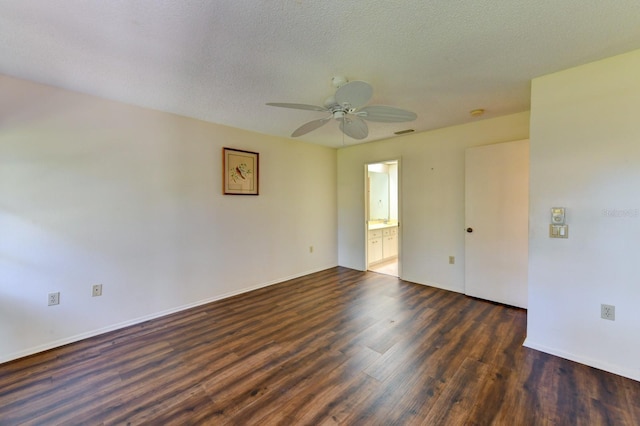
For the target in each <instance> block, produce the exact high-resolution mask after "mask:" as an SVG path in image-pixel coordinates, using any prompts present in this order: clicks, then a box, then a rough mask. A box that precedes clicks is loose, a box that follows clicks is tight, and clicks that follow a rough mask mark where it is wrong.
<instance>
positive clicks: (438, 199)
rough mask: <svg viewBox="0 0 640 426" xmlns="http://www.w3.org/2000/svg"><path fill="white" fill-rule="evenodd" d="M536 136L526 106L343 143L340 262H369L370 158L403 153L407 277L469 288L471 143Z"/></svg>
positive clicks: (357, 265) (357, 266)
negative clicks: (467, 160)
mask: <svg viewBox="0 0 640 426" xmlns="http://www.w3.org/2000/svg"><path fill="white" fill-rule="evenodd" d="M528 137H529V113H528V112H523V113H519V114H514V115H509V116H505V117H499V118H493V119H486V120H481V121H477V122H473V123H470V124H466V125H461V126H455V127H449V128H444V129H439V130H434V131H430V132H423V133H418V134H413V135H408V136H403V137H398V138H394V139H390V140H386V141H380V142H373V143H368V144H362V145H354V146H351V147H347V148H342V149H340V150H339V151H338V235H339V242H338V246H339V263H340V265H342V266H347V267H350V268H354V269H360V270H363V269H364V268H365V267H366V264H365V222H364V220H365V213H364V198H365V195H364V165H365V164H367V163H372V162H378V161H383V160H393V159H399V160H400V166H399V168H400V177H399V178H400V187H401V189H400V208H401V212H400V215H401V217H400V233H401V239H400V251H401V259H402V262H401V263H402V271H401V275H402V278H404V279H405V280H408V281H412V282H416V283H420V284H428V285H432V286H436V287H440V288H445V289H449V290H453V291H458V292H464V227H465V223H464V157H465V149H466V148H468V147H471V146H479V145H487V144H492V143H498V142H508V141H514V140H521V139H527V138H528ZM449 256H455V257H456V263H455V264H454V265H450V264H449Z"/></svg>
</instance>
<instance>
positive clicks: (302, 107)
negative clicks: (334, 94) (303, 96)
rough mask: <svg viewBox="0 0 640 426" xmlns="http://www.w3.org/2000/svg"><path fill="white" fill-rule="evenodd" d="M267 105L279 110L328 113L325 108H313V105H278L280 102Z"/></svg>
mask: <svg viewBox="0 0 640 426" xmlns="http://www.w3.org/2000/svg"><path fill="white" fill-rule="evenodd" d="M267 105H269V106H275V107H281V108H293V109H304V110H307V111H323V112H324V111H329V110H328V109H326V108H325V107H321V106H315V105H307V104H288V103H280V102H268V103H267Z"/></svg>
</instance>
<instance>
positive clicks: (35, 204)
mask: <svg viewBox="0 0 640 426" xmlns="http://www.w3.org/2000/svg"><path fill="white" fill-rule="evenodd" d="M0 117H1V118H0V362H2V361H6V360H9V359H12V358H16V357H18V356H22V355H26V354H29V353H32V352H35V351H39V350H43V349H47V348H50V347H52V346H56V345H60V344H63V343H67V342H69V341H73V340H77V339H79V338H82V337H86V336H90V335H93V334H96V333H99V332H103V331H106V330H110V329H113V328H118V327H121V326H123V325H127V324H132V323H135V322H138V321H141V320H143V319H147V318H152V317H155V316H158V315H162V314H165V313H168V312H172V311H175V310H179V309H183V308H185V307H189V306H193V305H196V304H199V303H203V302H206V301H209V300H215V299H218V298H221V297H224V296H227V295H231V294H235V293H238V292H242V291H246V290H248V289H251V288H256V287H259V286H264V285H267V284H270V283H274V282H279V281H282V280H284V279H287V278H290V277H294V276H299V275H304V274H306V273H309V272H313V271H317V270H321V269H324V268H328V267H332V266H335V265H336V264H337V255H336V252H337V236H336V228H337V218H336V210H337V207H336V150H335V149H330V148H325V147H320V146H317V145H310V144H305V143H300V142H295V141H292V140H289V139H281V138H275V137H269V136H264V135H259V134H255V133H251V132H246V131H241V130H237V129H232V128H228V127H224V126H218V125H214V124H208V123H204V122H201V121H197V120H192V119H187V118H183V117H179V116H175V115H171V114H166V113H160V112H156V111H151V110H146V109H142V108H136V107H131V106H127V105H123V104H120V103H116V102H110V101H106V100H101V99H97V98H93V97H90V96H85V95H80V94H76V93H71V92H68V91H64V90H60V89H54V88H51V87H46V86H41V85H37V84H33V83H29V82H25V81H21V80H16V79H13V78H9V77H0ZM223 146H230V147H234V148H239V149H245V150H251V151H257V152H259V153H260V195H259V196H257V197H252V196H223V195H222V194H221V192H222V183H221V176H222V172H221V158H222V157H221V149H222V147H223ZM311 245H313V246H314V250H313V253H310V252H309V246H311ZM94 283H101V284H103V286H104V287H103V296H102V297H97V298H92V297H91V285H92V284H94ZM55 291H59V292H61V303H60V305H59V306H54V307H48V306H47V294H48V293H49V292H55Z"/></svg>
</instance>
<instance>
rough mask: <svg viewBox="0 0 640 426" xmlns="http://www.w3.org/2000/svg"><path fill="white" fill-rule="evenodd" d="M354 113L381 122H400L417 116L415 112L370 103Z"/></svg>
mask: <svg viewBox="0 0 640 426" xmlns="http://www.w3.org/2000/svg"><path fill="white" fill-rule="evenodd" d="M356 114H357V115H358V117H360V118H364V119H365V120H369V121H380V122H383V123H400V122H402V121H413V120H415V119H416V118H418V116H417V115H416V113H415V112H411V111H407V110H404V109H400V108H395V107H390V106H384V105H370V106H367V107H364V108H362V109H360V110H359V111H358V112H357V113H356Z"/></svg>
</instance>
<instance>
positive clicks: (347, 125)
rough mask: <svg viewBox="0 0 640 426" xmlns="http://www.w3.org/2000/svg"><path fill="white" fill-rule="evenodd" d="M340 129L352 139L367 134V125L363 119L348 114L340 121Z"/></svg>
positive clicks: (361, 137)
mask: <svg viewBox="0 0 640 426" xmlns="http://www.w3.org/2000/svg"><path fill="white" fill-rule="evenodd" d="M340 130H342V132H343V133H344V134H345V135H347V136H349V137H350V138H353V139H364V138H366V137H367V136H368V135H369V127H368V126H367V123H365V122H364V120H363V119H361V118H358V117H354V116H350V117H343V119H342V121H340Z"/></svg>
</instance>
